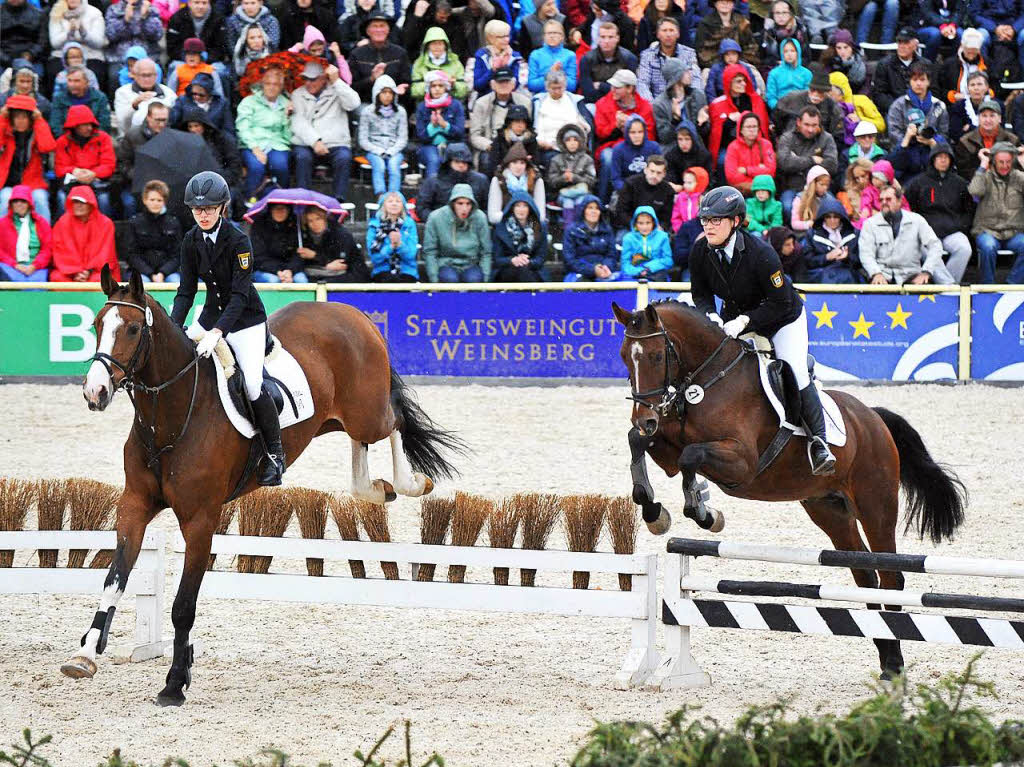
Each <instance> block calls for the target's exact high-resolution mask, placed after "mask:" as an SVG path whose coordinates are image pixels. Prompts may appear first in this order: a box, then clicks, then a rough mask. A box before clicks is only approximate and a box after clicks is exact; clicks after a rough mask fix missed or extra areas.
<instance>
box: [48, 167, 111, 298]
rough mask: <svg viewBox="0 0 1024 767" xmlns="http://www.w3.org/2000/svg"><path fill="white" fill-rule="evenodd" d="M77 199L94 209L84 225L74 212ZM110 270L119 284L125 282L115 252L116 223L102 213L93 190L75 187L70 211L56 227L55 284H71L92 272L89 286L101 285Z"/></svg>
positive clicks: (51, 279)
mask: <svg viewBox="0 0 1024 767" xmlns="http://www.w3.org/2000/svg"><path fill="white" fill-rule="evenodd" d="M76 197H81V198H82V200H83V201H84V202H86V203H88V204H89V205H91V206H92V209H91V210H90V212H89V216H88V218H86V220H85V221H80V220H79V219H78V218H76V217H75V214H74V212H73V207H74V206H73V202H74V200H75V198H76ZM104 264H106V265H108V266H110V272H111V274H112V275H113V277H114V279H115V280H120V279H121V267H120V266H119V265H118V263H117V253H116V252H115V250H114V222H113V221H111V220H110V219H109V218H107V217H106V216H104V215H103V214H102V213H100V211H99V208H98V207H97V205H96V195H95V194H93V191H92V187H88V186H76V187H72V188H71V191H70V192H69V193H68V203H67V209H66V210H65V212H64V215H63V216H61V217H60V218H59V219H58V220H57V223H56V224H54V225H53V268H52V269H51V270H50V281H51V282H71V281H72V279H73V277H74V275H76V274H78V272H83V271H86V272H89V279H88V282H99V281H100V270H101V269H102V268H103V266H104Z"/></svg>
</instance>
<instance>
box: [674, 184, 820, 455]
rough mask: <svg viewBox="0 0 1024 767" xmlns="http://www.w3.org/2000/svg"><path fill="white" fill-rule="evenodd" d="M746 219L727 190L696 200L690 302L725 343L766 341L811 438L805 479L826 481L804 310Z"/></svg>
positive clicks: (735, 194) (734, 193)
mask: <svg viewBox="0 0 1024 767" xmlns="http://www.w3.org/2000/svg"><path fill="white" fill-rule="evenodd" d="M746 214H747V211H746V204H745V202H744V200H743V195H742V194H740V193H739V191H738V190H736V189H735V188H733V187H731V186H722V187H718V188H716V189H713V190H711V191H710V192H708V193H707V194H705V195H704V197H703V198H702V199H701V201H700V207H699V208H698V211H697V217H698V218H699V219H700V223H701V226H702V227H703V229H704V238H702V239H699V240H698V241H697V242H696V243H695V244H694V246H693V249H692V251H691V253H690V275H691V282H690V285H691V291H692V294H693V300H694V303H695V304H696V305H697V308H698V309H700V310H701V311H702V312H704V313H705V314H707V316H708V317H709V318H710V319H711V320H712V321H714V322H716V323H717V324H718V325H719V326H721V327H722V329H723V330H725V332H726V334H728V335H729V336H731V337H732V338H736V337H737V336H739V335H740V334H741V333H744V332H748V333H749V332H754V333H758V334H760V335H763V336H767V337H769V338H771V340H772V343H773V344H774V346H775V356H776V357H778V358H779V359H781V360H785V361H786V362H787V363H789V366H790V368H791V369H792V371H793V376H794V377H795V378H796V382H797V387H798V388H799V389H800V415H801V417H802V418H803V421H804V427H805V428H806V429H807V431H808V433H809V434H811V435H812V436H811V438H810V460H811V472H812V473H813V474H832V473H834V471H835V463H836V459H835V457H834V456H833V455H832V452H831V451H830V450H829V447H828V443H827V442H826V441H825V418H824V415H823V414H822V410H821V400H820V399H819V397H818V389H817V387H816V386H815V385H814V384H813V383H812V382H811V377H810V374H809V373H808V370H807V315H806V313H805V312H804V302H803V299H801V298H800V294H799V293H797V292H796V289H795V288H794V287H793V283H792V281H791V280H790V279H789V277H788V276H787V275H786V274H785V273H784V272H783V271H782V263H781V262H780V261H779V257H778V255H777V254H776V253H775V250H774V249H773V248H772V247H771V246H769V245H768V244H767V243H766V242H765V241H764V240H760V239H758V238H757V237H754V236H753V235H752V234H750V233H749V232H747V231H746V230H744V229H743V228H742V224H743V220H744V218H745V217H746ZM716 296H718V297H719V298H721V299H722V301H723V303H722V313H721V316H719V315H718V313H717V312H716V311H715V297H716Z"/></svg>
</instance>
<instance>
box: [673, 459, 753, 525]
mask: <svg viewBox="0 0 1024 767" xmlns="http://www.w3.org/2000/svg"><path fill="white" fill-rule="evenodd" d="M748 453H749V451H748V450H747V449H746V448H744V447H743V445H742V444H740V443H739V442H738V441H736V440H733V439H725V440H719V441H717V442H695V443H692V444H689V445H687V446H686V447H684V448H683V451H682V453H681V454H680V455H679V470H680V471H681V472H682V475H683V496H684V498H685V499H686V505H685V506H684V507H683V515H684V516H687V517H689V518H690V519H692V520H693V521H694V522H696V523H697V524H698V525H699V526H700V527H701V528H703V529H704V530H707V531H708V532H711V533H720V532H721V531H722V529H723V528H724V527H725V515H724V514H723V513H722V512H721V511H719V510H718V509H713V508H712V507H711V506H709V505H708V504H707V502H708V500H709V499H710V497H711V494H710V492H709V491H708V483H707V480H705V479H701V480H698V479H697V473H698V472H700V473H701V474H703V475H705V476H708V475H711V476H713V477H714V478H715V482H716V483H717V484H724V485H738V484H741V483H742V482H744V481H745V480H746V478H747V477H748V476H750V473H751V472H752V471H753V467H752V466H751V464H750V456H749V455H748ZM756 460H757V457H756V456H754V461H755V462H756Z"/></svg>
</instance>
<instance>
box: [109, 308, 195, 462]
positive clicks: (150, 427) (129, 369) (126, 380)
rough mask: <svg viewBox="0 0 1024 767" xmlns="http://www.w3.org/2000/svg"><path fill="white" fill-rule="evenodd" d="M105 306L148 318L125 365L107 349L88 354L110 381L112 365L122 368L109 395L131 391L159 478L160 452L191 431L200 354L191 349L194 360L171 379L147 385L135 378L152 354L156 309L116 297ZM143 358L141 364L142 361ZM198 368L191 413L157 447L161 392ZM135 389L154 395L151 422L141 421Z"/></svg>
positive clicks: (145, 445) (138, 420)
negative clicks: (177, 428) (136, 313)
mask: <svg viewBox="0 0 1024 767" xmlns="http://www.w3.org/2000/svg"><path fill="white" fill-rule="evenodd" d="M103 306H104V307H106V306H127V307H129V308H130V309H138V310H139V311H140V312H142V316H143V317H144V318H145V323H144V324H143V326H142V333H141V335H140V337H139V342H138V343H137V344H136V345H135V351H134V352H132V356H131V357H130V358H129V359H128V362H126V363H125V364H124V365H122V364H121V363H120V362H118V361H117V360H116V359H115V358H114V357H112V356H111V355H109V354H106V353H104V352H99V351H98V352H96V353H95V354H94V355H92V357H90V358H89V361H90V362H98V363H100V364H101V365H103V367H104V368H105V369H106V371H107V375H109V376H110V381H111V383H113V381H114V371H113V368H117V369H118V370H119V371H121V380H120V381H119V382H118V383H117V384H114V390H113V391H112V392H111V394H110V396H111V397H113V396H114V392H116V391H117V390H118V389H122V388H123V389H124V390H125V393H126V394H127V395H128V399H130V400H131V402H132V407H133V408H134V410H135V423H136V425H137V426H138V427H140V431H141V436H142V444H143V446H144V447H145V448H146V456H147V461H146V465H147V466H148V467H149V468H150V469H152V470H153V471H155V473H156V476H157V481H158V482H159V481H160V456H162V455H163V454H164V453H166V452H169V451H171V450H173V449H174V446H175V445H176V444H177V443H178V440H180V439H181V438H182V437H184V436H185V432H186V431H188V427H189V424H190V423H191V422H192V411H193V410H194V408H195V404H196V393H197V392H198V390H199V355H198V354H196V352H195V349H193V351H192V361H191V362H189V363H188V364H187V365H185V367H183V368H182V369H181V370H179V371H178V372H177V373H176V374H175V375H174V376H173V377H172V378H171V379H169V380H167V381H164V383H162V384H158V385H156V386H147V385H146V384H144V383H143V382H142V381H139V380H137V379H136V377H135V376H136V374H137V372H138V370H139V369H141V368H144V367H145V366H146V363H148V362H149V357H150V354H151V353H152V350H153V334H152V331H151V330H150V328H151V327H152V325H153V310H152V309H150V308H149V307H148V306H140V305H139V304H135V303H131V302H130V301H113V300H108V301H107V302H106V303H105V304H103ZM143 347H145V359H144V360H143V359H142V355H143ZM140 361H141V364H140ZM193 368H194V369H195V377H194V379H193V381H192V397H191V399H190V400H189V403H188V413H187V414H186V415H185V424H184V425H183V426H182V427H181V431H179V432H178V434H177V435H176V436H175V437H174V439H172V440H171V441H170V442H169V443H168V444H166V445H164V446H163V447H162V448H160V449H159V450H158V449H157V447H156V413H157V405H158V402H159V396H160V393H161V392H163V391H164V389H167V388H168V387H170V386H172V385H174V384H176V383H177V382H178V381H180V380H181V379H182V378H183V377H184V376H185V374H186V373H188V371H189V370H192V369H193ZM136 392H142V393H143V394H148V395H149V396H150V397H152V399H153V412H152V416H151V417H150V419H149V423H148V424H146V423H144V422H143V421H142V418H141V417H140V416H139V408H138V405H136V402H135V394H136Z"/></svg>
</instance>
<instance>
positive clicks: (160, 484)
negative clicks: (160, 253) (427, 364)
mask: <svg viewBox="0 0 1024 767" xmlns="http://www.w3.org/2000/svg"><path fill="white" fill-rule="evenodd" d="M101 283H102V287H103V291H104V293H106V295H107V303H106V305H105V306H104V307H103V308H102V309H101V310H100V312H99V313H98V314H97V315H96V321H95V328H96V337H97V350H98V351H97V355H96V358H95V359H96V361H94V362H93V364H92V366H91V367H90V369H89V372H88V374H87V376H86V380H85V385H84V394H85V398H86V400H87V401H88V403H89V408H90V409H92V410H103V409H104V408H106V406H107V405H108V404H109V403H110V400H111V398H112V397H113V396H114V393H115V392H116V391H117V390H118V389H119V388H122V387H123V388H125V389H126V390H127V391H128V393H129V395H133V394H134V396H133V401H134V404H135V419H134V422H133V425H132V430H131V433H130V434H129V435H128V440H127V442H125V445H124V473H125V488H124V493H123V495H122V496H121V498H120V500H119V501H118V504H117V549H116V551H115V553H114V559H113V562H112V564H111V566H110V571H109V573H108V574H107V578H106V581H105V583H104V589H103V595H102V598H101V599H100V609H99V611H98V612H97V613H96V616H95V618H94V620H93V623H92V626H91V627H90V628H89V630H88V631H87V632H86V634H85V636H84V637H83V638H82V649H81V650H80V651H79V652H78V653H76V655H75V657H73V658H72V659H71V660H70V661H69V662H68V663H66V664H64V666H62V667H61V670H62V671H63V672H64V673H65V674H66V675H68V676H70V677H74V678H83V677H89V678H91V677H92V676H93V675H94V674H95V672H96V655H97V654H98V653H102V652H103V649H104V647H105V645H106V642H107V635H108V632H109V631H110V622H111V619H112V618H113V616H114V609H115V607H116V605H117V603H118V600H119V599H120V598H121V595H122V594H123V593H124V589H125V585H126V584H127V581H128V576H129V574H130V573H131V570H132V567H133V566H134V564H135V560H136V557H137V556H138V554H139V549H140V547H141V544H142V538H143V535H144V533H145V531H146V525H148V524H149V522H150V520H152V519H153V517H155V516H156V515H157V513H159V512H160V511H161V510H162V509H164V508H167V507H170V508H172V509H173V510H174V514H175V516H176V517H177V518H178V524H179V525H180V527H181V533H182V535H183V536H184V539H185V545H186V549H185V564H184V570H183V573H182V578H181V584H180V586H179V588H178V593H177V596H176V597H175V600H174V606H173V608H172V612H171V619H172V621H173V623H174V659H173V662H172V663H171V668H170V671H169V672H168V674H167V680H166V681H167V684H166V686H165V687H164V688H163V690H162V691H161V692H160V694H159V695H158V696H157V702H158V703H160V704H161V705H180V704H181V703H183V702H184V701H185V695H184V689H185V688H187V687H188V685H189V684H190V682H191V666H192V646H191V644H190V643H189V632H190V631H191V629H192V625H193V623H194V622H195V615H196V598H197V595H198V592H199V587H200V585H201V584H202V580H203V575H204V573H205V571H206V565H207V562H208V558H209V553H210V545H211V542H212V538H213V533H214V530H215V529H216V528H217V524H218V520H219V519H220V513H221V506H222V505H223V504H224V502H225V501H226V500H227V499H228V498H229V497H230V495H231V493H232V491H233V490H234V489H235V486H236V484H237V483H238V481H239V478H240V477H241V475H242V473H243V470H244V468H245V466H246V461H247V458H248V454H249V440H248V439H246V438H245V437H243V436H242V435H241V434H239V433H238V432H237V431H236V430H235V429H234V428H233V427H232V425H231V423H230V422H229V421H228V418H227V416H226V415H225V413H224V410H223V408H222V407H221V405H220V401H219V397H218V394H217V383H216V378H215V371H214V367H213V365H214V364H215V363H214V362H213V361H212V360H209V359H202V360H199V359H197V358H196V350H195V346H194V344H193V343H192V342H191V341H190V340H189V339H188V338H187V337H186V336H185V333H184V332H183V331H182V330H181V329H180V328H179V327H178V326H177V325H176V324H174V323H173V322H172V321H171V319H170V317H169V316H168V315H167V313H166V312H165V311H164V309H163V307H161V306H160V304H159V303H157V301H155V300H154V299H153V298H152V296H148V295H146V293H145V291H144V289H143V285H142V282H141V279H139V277H138V275H133V277H132V280H131V283H130V284H129V285H127V286H121V285H118V283H117V282H115V281H114V279H113V278H112V277H111V276H110V272H109V270H108V269H107V268H106V267H104V268H103V273H102V280H101ZM269 322H270V329H271V332H272V333H273V334H274V335H275V336H277V338H278V339H280V341H281V343H282V344H283V345H284V347H285V348H286V349H288V351H290V352H291V354H292V355H293V356H294V357H295V359H296V361H297V362H298V363H299V365H300V366H301V367H302V369H303V371H304V372H305V374H306V377H307V378H308V380H309V384H310V388H311V392H312V397H313V401H314V405H315V409H314V415H313V417H312V418H309V419H307V420H305V421H303V422H301V423H297V424H295V425H293V426H291V427H289V428H287V429H285V430H284V432H283V434H282V436H283V441H284V448H285V455H286V456H287V458H288V462H289V463H294V462H295V460H296V459H297V458H298V457H299V455H300V454H301V453H302V451H303V450H304V449H305V448H306V446H307V445H308V444H309V443H310V441H311V440H312V439H313V438H314V437H318V436H320V435H321V434H327V433H329V432H333V431H345V432H347V433H348V436H349V438H350V439H351V441H352V494H353V495H354V496H356V497H357V498H360V499H363V500H367V501H370V502H373V503H384V502H385V501H389V500H393V499H394V498H395V494H396V493H400V494H402V495H408V496H420V495H424V494H425V493H429V492H430V491H431V490H432V489H433V481H432V479H431V478H430V477H431V476H432V477H435V478H437V477H450V476H452V474H453V469H452V466H451V465H450V464H449V463H448V461H447V460H446V459H445V458H444V456H443V451H445V450H455V451H458V450H460V449H461V442H460V441H459V440H458V439H457V438H456V437H454V436H453V435H451V434H450V433H449V432H446V431H444V430H442V429H440V428H438V427H437V426H436V425H435V424H434V423H433V422H432V421H431V420H430V418H428V417H427V416H426V415H425V414H424V412H423V411H422V410H421V409H420V407H419V406H418V405H417V404H416V402H415V400H414V399H413V398H412V397H411V395H410V392H409V391H408V389H406V388H405V386H404V384H403V382H402V379H401V378H400V377H399V376H398V374H397V373H395V371H394V369H393V368H392V367H391V363H390V360H389V357H388V349H387V345H386V343H385V341H384V339H383V338H382V336H381V334H380V332H379V331H378V330H377V327H376V326H375V325H374V324H373V323H372V322H371V321H370V320H369V318H367V317H366V315H364V314H363V313H362V312H360V311H359V310H357V309H355V308H353V307H351V306H347V305H344V304H337V303H293V304H290V305H289V306H287V307H285V308H283V309H281V310H279V311H277V312H275V313H274V314H273V316H271V318H270V321H269ZM382 439H390V441H391V449H392V460H393V469H394V477H393V483H388V482H385V481H384V480H382V479H375V480H373V481H372V482H371V481H370V479H369V475H368V468H367V449H368V446H369V445H370V444H371V443H374V442H378V441H380V440H382ZM414 469H415V472H414ZM428 475H429V476H428ZM255 488H256V477H255V476H253V477H252V478H251V479H250V480H249V482H248V484H247V485H246V486H245V487H244V490H243V492H249V491H251V490H254V489H255Z"/></svg>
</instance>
